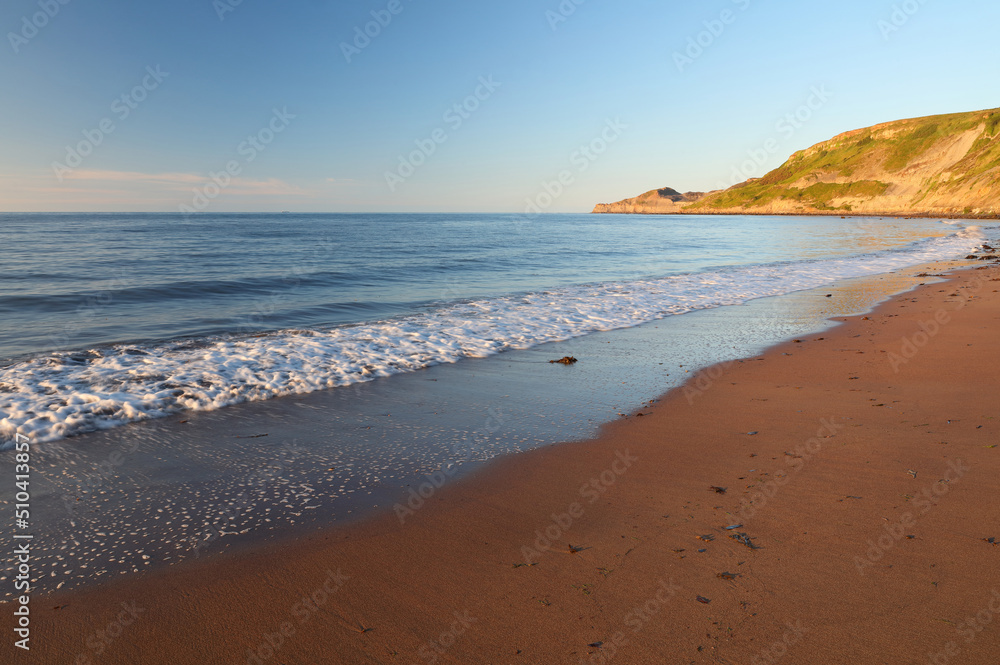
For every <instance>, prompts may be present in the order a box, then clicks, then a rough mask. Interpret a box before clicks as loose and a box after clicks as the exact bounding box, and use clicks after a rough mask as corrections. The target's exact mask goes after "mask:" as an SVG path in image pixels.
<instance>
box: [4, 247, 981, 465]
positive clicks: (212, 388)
mask: <svg viewBox="0 0 1000 665" xmlns="http://www.w3.org/2000/svg"><path fill="white" fill-rule="evenodd" d="M982 240H983V236H982V233H981V230H980V229H979V228H978V227H969V228H967V229H963V230H962V231H959V232H958V233H955V234H953V235H950V236H948V237H945V238H930V239H925V240H921V241H918V242H916V243H913V244H911V245H909V246H908V247H905V248H900V249H894V250H887V251H882V252H877V253H872V254H864V255H857V256H853V257H848V258H840V259H825V260H807V261H799V262H784V263H776V264H767V265H756V266H744V267H734V268H723V269H718V270H710V271H703V272H696V273H687V274H680V275H672V276H668V277H661V278H655V279H641V280H634V281H627V282H608V283H600V284H585V285H579V286H571V287H564V288H557V289H552V290H547V291H538V292H532V293H521V294H514V295H506V296H501V297H494V298H482V299H473V300H464V301H457V302H447V303H440V304H438V305H436V306H434V307H432V308H430V309H428V310H427V311H423V312H420V313H417V314H410V315H406V316H400V317H396V318H391V319H386V320H381V321H371V322H365V323H360V324H351V325H344V326H338V327H335V328H331V329H323V330H284V331H278V332H274V333H268V334H264V335H255V336H250V337H242V338H240V337H221V338H213V339H200V340H179V341H174V342H170V343H165V344H155V345H152V344H151V345H142V344H119V345H113V346H108V347H99V348H93V349H88V350H84V351H80V352H72V353H70V352H65V353H53V354H48V355H44V356H39V357H35V358H32V359H30V360H27V361H23V362H19V363H16V364H13V365H11V366H8V367H5V368H2V369H0V412H2V415H3V418H2V419H0V443H2V444H3V445H0V448H4V447H10V445H11V444H12V441H13V439H14V438H15V434H21V435H24V436H28V437H31V438H32V439H33V440H35V441H39V442H41V441H51V440H55V439H59V438H63V437H67V436H72V435H75V434H80V433H84V432H88V431H94V430H98V429H107V428H110V427H114V426H117V425H121V424H123V423H126V422H131V421H136V420H142V419H147V418H156V417H162V416H166V415H169V414H172V413H176V412H179V411H182V410H185V409H193V410H210V409H217V408H220V407H223V406H227V405H231V404H236V403H239V402H246V401H255V400H264V399H269V398H272V397H277V396H280V395H291V394H302V393H309V392H313V391H317V390H323V389H327V388H334V387H338V386H345V385H349V384H352V383H357V382H361V381H370V380H372V379H374V378H376V377H382V376H389V375H392V374H397V373H400V372H409V371H414V370H418V369H421V368H425V367H429V366H431V365H436V364H442V363H453V362H457V361H459V360H461V359H462V358H468V357H484V356H488V355H492V354H496V353H500V352H503V351H507V350H513V349H526V348H529V347H532V346H536V345H538V344H543V343H546V342H555V341H562V340H567V339H571V338H574V337H579V336H582V335H586V334H589V333H593V332H598V331H606V330H613V329H618V328H627V327H632V326H636V325H639V324H642V323H646V322H648V321H653V320H656V319H661V318H664V317H667V316H670V315H673V314H683V313H685V312H690V311H693V310H698V309H708V308H714V307H721V306H725V305H736V304H740V303H744V302H746V301H748V300H752V299H755V298H763V297H768V296H776V295H782V294H786V293H790V292H793V291H800V290H804V289H810V288H816V287H819V286H822V285H824V284H829V283H831V282H834V281H837V280H840V279H846V278H853V277H862V276H865V275H873V274H880V273H885V272H889V271H891V270H894V269H898V268H903V267H906V266H911V265H916V264H920V263H926V262H930V261H935V260H941V259H951V258H955V257H959V256H962V255H964V254H967V253H969V252H970V251H972V250H974V249H975V248H976V247H977V246H978V245H979V244H980V243H981V242H982Z"/></svg>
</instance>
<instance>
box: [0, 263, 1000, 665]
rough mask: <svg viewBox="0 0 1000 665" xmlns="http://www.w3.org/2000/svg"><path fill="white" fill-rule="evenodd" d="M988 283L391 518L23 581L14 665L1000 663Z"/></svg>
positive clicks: (999, 451)
mask: <svg viewBox="0 0 1000 665" xmlns="http://www.w3.org/2000/svg"><path fill="white" fill-rule="evenodd" d="M998 289H1000V268H998V267H990V268H987V269H981V270H969V271H964V272H961V273H959V274H958V275H957V276H956V277H954V278H953V279H952V280H951V281H950V282H948V283H941V284H929V285H927V286H923V287H921V288H919V289H918V290H916V291H914V292H911V293H908V294H905V295H903V296H899V297H897V298H895V299H893V300H892V301H891V302H888V303H886V304H884V305H883V306H881V307H880V308H879V309H878V310H876V311H875V312H873V313H872V314H870V315H868V316H865V317H854V318H852V319H849V320H847V319H845V320H846V321H847V324H846V325H843V326H840V327H838V328H836V329H835V330H833V331H828V332H826V333H822V334H819V335H814V336H811V337H808V338H803V339H802V340H801V341H797V342H789V343H787V344H784V345H782V346H780V347H777V348H774V349H772V350H771V351H769V352H768V353H767V354H766V355H764V356H762V357H759V358H753V359H747V360H744V361H740V362H735V363H732V364H729V365H723V366H720V367H716V368H713V369H712V370H710V371H707V372H704V373H702V374H701V375H699V376H697V377H695V379H694V380H693V382H692V383H689V385H688V386H687V387H685V388H682V389H680V390H676V391H674V392H672V393H670V394H668V395H667V396H666V397H665V398H664V399H662V400H661V401H660V402H659V403H658V404H656V405H655V406H652V407H651V408H649V409H646V410H644V411H643V412H642V414H643V415H642V417H639V416H638V415H637V414H634V415H633V416H631V417H629V418H628V419H623V420H621V421H619V422H616V423H612V424H611V425H609V426H607V427H605V428H604V430H603V433H602V436H601V437H600V438H599V439H597V440H593V441H585V442H577V443H567V444H562V445H559V446H552V447H548V448H544V449H539V450H536V451H533V452H528V453H525V454H521V455H517V456H514V457H510V458H507V459H504V460H501V461H498V462H497V463H495V464H492V465H490V466H488V467H487V468H486V469H485V470H483V471H481V472H479V473H477V474H476V475H474V476H472V477H470V478H467V479H464V480H461V481H458V482H455V483H452V484H449V485H447V486H446V487H444V488H443V489H441V490H438V491H436V492H435V493H434V494H433V496H432V497H431V498H430V499H429V500H427V501H426V505H424V506H422V507H420V508H419V509H418V510H416V511H415V512H414V513H413V514H412V515H410V516H408V518H407V519H406V521H405V524H402V525H401V524H400V520H399V519H397V517H396V516H395V515H393V514H389V515H386V516H384V517H383V518H380V519H376V520H372V521H369V522H367V523H364V524H361V525H355V526H351V527H347V528H342V529H334V530H330V531H328V532H325V533H324V534H322V535H318V536H315V537H312V538H309V539H306V540H303V541H300V542H299V543H297V544H294V545H292V546H288V545H286V546H284V547H282V548H280V549H279V548H274V547H271V548H263V549H261V550H257V551H252V552H249V553H244V554H241V555H219V556H216V557H214V558H211V559H208V560H205V561H202V562H196V563H195V564H192V565H186V566H178V567H176V568H173V569H170V570H166V571H162V572H158V573H153V574H149V575H146V576H143V577H136V578H133V579H131V580H128V581H125V582H122V583H117V584H112V585H108V586H103V587H95V588H92V589H89V590H86V591H83V592H74V593H67V594H58V595H56V596H52V597H35V598H34V599H33V601H32V608H33V609H32V616H33V624H32V625H33V633H32V639H31V646H32V649H31V651H30V652H22V651H21V650H16V649H14V648H13V647H12V642H13V639H12V637H11V632H10V631H9V630H8V631H5V632H6V633H7V637H6V638H5V639H4V644H3V646H2V647H0V661H2V662H4V663H7V662H14V663H46V664H48V663H102V664H105V663H106V664H112V663H128V664H145V663H173V664H178V663H246V662H251V663H269V664H270V663H285V664H293V663H404V664H407V665H410V664H413V663H417V664H420V663H433V662H436V663H526V664H537V663H581V662H583V663H606V662H614V663H748V664H749V663H771V662H781V663H784V664H787V665H795V664H799V663H802V664H806V663H808V664H812V663H823V664H825V663H845V664H846V663H893V664H895V663H914V664H916V663H939V664H943V663H954V664H958V663H966V664H977V663H983V664H986V663H989V664H991V665H992V664H995V663H997V662H1000V655H998V649H997V647H998V644H1000V565H998V564H1000V545H994V544H991V543H989V542H987V541H986V540H984V539H989V538H996V539H997V542H1000V520H998V519H997V508H998V501H997V496H998V489H1000V474H998V473H997V471H998V468H1000V448H996V447H994V446H996V445H997V444H998V443H1000V377H998V373H997V367H998V362H997V361H998V360H1000V350H998V346H997V330H998V327H1000V295H998V293H997V290H998ZM936 317H937V323H935V324H933V325H930V326H928V328H929V330H928V331H927V332H922V330H921V325H920V324H921V322H931V321H934V320H935V318H936ZM651 360H655V359H651ZM945 481H947V482H945ZM713 487H718V488H726V489H725V492H724V493H719V492H717V491H716V490H715V489H712V488H713ZM415 505H416V504H415ZM734 524H742V526H741V527H739V528H737V529H733V530H731V531H727V530H725V528H724V527H726V526H729V525H734ZM546 531H548V535H547V536H546ZM735 534H746V536H747V537H748V538H749V540H747V541H745V542H741V541H739V540H736V539H734V538H732V537H731V536H733V535H735ZM539 536H542V537H543V538H540V537H539ZM699 537H703V538H702V539H700V538H699ZM544 538H548V539H550V540H551V547H550V549H548V550H544V549H543V547H544V546H545V544H546V543H545V542H544ZM746 543H750V544H752V545H753V547H754V549H752V548H751V547H749V546H748V545H747V544H746ZM528 563H531V564H534V565H526V564H528ZM723 573H730V574H732V575H734V577H732V579H726V577H729V576H728V575H727V576H723V577H720V574H723ZM309 597H312V599H313V600H312V601H310V600H306V599H307V598H309ZM8 607H10V606H8ZM4 613H5V615H7V617H8V618H7V619H5V625H8V626H9V625H10V618H9V613H8V612H6V611H5V612H4ZM970 619H972V620H973V621H974V625H973V624H970V623H969V620H970ZM282 631H284V632H282ZM269 641H270V644H269ZM272 644H273V646H272ZM248 649H252V650H253V653H256V654H257V656H256V657H251V656H250V655H249V654H248ZM12 652H16V653H13V654H12ZM755 659H756V660H755Z"/></svg>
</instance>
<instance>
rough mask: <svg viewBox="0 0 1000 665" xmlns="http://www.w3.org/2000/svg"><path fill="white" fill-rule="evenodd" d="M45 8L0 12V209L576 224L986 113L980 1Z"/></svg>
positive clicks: (203, 1) (567, 0) (985, 43)
mask: <svg viewBox="0 0 1000 665" xmlns="http://www.w3.org/2000/svg"><path fill="white" fill-rule="evenodd" d="M65 1H67V4H62V3H61V2H60V0H6V1H5V2H4V3H3V5H2V7H0V30H2V34H3V36H4V39H3V42H2V43H0V91H2V92H0V210H3V211H36V210H37V211H45V210H53V211H102V210H108V211H176V210H179V209H181V206H187V207H188V208H189V209H196V210H207V211H211V212H222V211H280V210H291V211H317V212H326V211H330V212H353V211H385V212H403V211H442V212H444V211H465V212H475V211H487V212H491V211H509V212H521V211H523V210H525V208H526V207H527V205H528V201H534V202H535V204H536V205H538V206H539V209H542V210H545V211H550V212H581V211H589V210H590V209H591V208H592V207H593V205H594V204H595V203H598V202H608V201H615V200H619V199H621V198H625V197H628V196H634V195H637V194H639V193H641V192H643V191H646V190H649V189H652V188H656V187H662V186H671V187H674V188H676V189H679V190H682V191H687V190H706V189H715V188H717V187H718V186H720V185H722V184H726V185H728V184H731V182H732V180H733V178H734V175H733V170H734V167H735V168H737V169H738V168H739V167H740V165H742V164H744V163H745V162H746V160H747V159H749V155H750V154H752V153H754V152H756V153H757V155H758V156H760V155H761V153H760V150H761V148H762V147H763V146H764V145H765V143H766V142H767V141H768V139H774V140H775V141H776V142H777V146H778V148H777V151H776V152H775V153H774V154H769V155H766V157H767V159H766V160H764V163H763V164H760V165H755V164H752V163H751V164H750V165H749V166H752V167H753V169H749V168H747V169H744V171H743V174H744V175H757V176H759V175H762V174H763V173H764V172H766V171H767V170H770V169H772V168H775V167H777V166H779V165H780V164H781V163H782V162H783V161H784V160H785V159H786V158H787V157H788V155H790V154H791V153H792V152H794V151H795V150H798V149H801V148H805V147H808V146H809V145H812V144H814V143H817V142H819V141H822V140H825V139H827V138H830V137H832V136H833V135H835V134H837V133H840V132H842V131H846V130H849V129H855V128H858V127H863V126H867V125H871V124H875V123H878V122H884V121H888V120H895V119H900V118H906V117H914V116H923V115H931V114H936V113H949V112H957V111H972V110H978V109H986V108H994V107H998V106H1000V91H998V88H997V83H996V81H995V80H994V79H995V77H993V76H991V75H989V71H990V68H991V67H992V65H993V64H994V63H995V62H997V55H998V47H997V46H996V37H995V35H996V28H995V26H996V25H997V24H998V23H1000V7H998V6H997V4H996V3H993V2H986V1H974V0H952V1H951V2H948V3H945V2H943V1H942V0H924V1H923V2H920V1H919V0H908V1H907V2H883V1H872V0H865V1H861V0H843V1H841V2H836V3H831V2H823V3H802V2H790V1H787V2H786V1H778V0H772V1H771V2H763V1H762V0H716V1H714V2H701V3H696V4H695V3H681V2H653V1H651V0H616V1H615V2H611V0H582V1H581V0H576V1H574V0H563V1H562V2H560V0H549V1H546V0H537V1H529V0H507V1H505V2H502V3H470V2H459V1H457V0H363V1H361V0H359V1H354V2H326V1H322V0H300V1H297V2H284V3H276V2H264V1H263V0H242V1H241V2H239V3H238V4H233V3H236V2H238V0H214V1H213V0H171V2H166V1H163V2H157V3H147V2H135V1H134V0H129V1H126V0H100V2H97V1H95V0H65ZM577 2H579V4H577ZM46 10H47V12H48V13H47V14H46V13H45V12H46ZM372 12H375V14H374V15H373V14H372ZM394 12H395V13H394ZM378 19H381V21H382V24H380V23H378V22H377V20H378ZM706 22H707V23H706ZM366 24H367V25H366ZM366 27H367V29H368V32H369V33H370V34H373V35H375V36H374V37H365V38H360V39H358V40H357V42H355V39H356V38H357V35H358V31H360V32H362V33H363V31H364V30H365V29H366ZM366 40H367V41H366ZM689 40H693V41H694V43H697V41H699V40H700V41H701V45H700V46H697V47H695V46H691V44H692V41H689ZM344 44H348V45H351V48H349V49H347V54H346V55H345V47H344ZM699 49H700V51H699ZM678 53H679V54H681V55H682V56H683V58H687V60H684V59H681V60H678V58H677V57H676V55H675V54H678ZM348 59H350V62H348ZM144 84H145V86H144ZM815 91H820V94H819V95H817V94H816V92H815ZM123 95H124V99H123ZM807 102H811V103H812V107H813V108H808V107H807V110H806V109H803V108H802V107H803V105H804V104H807ZM456 104H459V109H458V110H456V109H455V108H454V107H455V105H456ZM463 104H464V106H462V105H463ZM796 112H798V113H799V119H798V120H796V121H795V122H794V123H790V122H788V121H787V120H786V121H785V123H784V124H780V125H779V123H782V120H783V119H784V118H785V117H786V115H787V114H789V113H792V114H794V113H796ZM793 117H794V116H793ZM435 138H436V139H437V140H435ZM418 142H419V144H418ZM772 145H773V144H772ZM420 146H423V149H422V150H421V147H420ZM587 146H590V148H589V149H588V150H587V151H584V150H581V148H585V147H587ZM415 151H416V152H415ZM748 151H749V152H748ZM84 153H86V154H84ZM401 158H402V165H401ZM227 169H228V172H227ZM387 173H389V174H394V175H390V176H388V177H387ZM213 178H214V181H213ZM560 179H562V182H559V181H560Z"/></svg>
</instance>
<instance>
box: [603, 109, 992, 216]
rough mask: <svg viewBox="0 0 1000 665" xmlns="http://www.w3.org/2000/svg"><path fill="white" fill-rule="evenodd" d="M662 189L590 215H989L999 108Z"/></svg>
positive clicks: (848, 139)
mask: <svg viewBox="0 0 1000 665" xmlns="http://www.w3.org/2000/svg"><path fill="white" fill-rule="evenodd" d="M664 191H670V192H673V190H654V191H652V192H647V193H645V194H643V195H642V196H639V197H636V198H634V199H626V200H625V201H620V202H618V203H612V204H600V205H598V206H597V207H596V208H594V212H629V213H649V214H658V213H659V214H670V213H684V214H739V215H746V214H806V215H815V214H828V215H843V214H866V215H912V216H917V215H931V216H977V217H997V216H1000V109H995V110H992V111H977V112H974V113H959V114H953V115H943V116H932V117H928V118H915V119H911V120H900V121H898V122H890V123H885V124H882V125H876V126H874V127H868V128H866V129H858V130H854V131H851V132H847V133H844V134H841V135H840V136H837V137H835V138H833V139H831V140H829V141H825V142H823V143H819V144H817V145H814V146H813V147H811V148H808V149H806V150H802V151H800V152H797V153H795V154H793V155H792V156H791V157H790V158H789V159H788V161H787V162H785V163H784V164H783V165H782V166H780V167H779V168H777V169H775V170H774V171H771V172H770V173H768V174H767V175H765V176H764V177H763V178H759V179H753V180H748V181H747V182H745V183H741V184H739V185H736V186H734V187H730V188H729V189H726V190H720V191H716V192H710V193H708V194H705V195H692V196H689V195H678V196H679V197H680V198H679V199H677V198H676V197H674V196H671V195H668V196H662V195H660V194H659V192H664ZM674 194H677V193H676V192H674Z"/></svg>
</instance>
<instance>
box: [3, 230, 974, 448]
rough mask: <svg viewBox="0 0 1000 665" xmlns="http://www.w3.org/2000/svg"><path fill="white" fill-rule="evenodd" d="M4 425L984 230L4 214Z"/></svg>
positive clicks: (838, 266) (81, 413) (776, 283)
mask: <svg viewBox="0 0 1000 665" xmlns="http://www.w3.org/2000/svg"><path fill="white" fill-rule="evenodd" d="M0 225H2V226H0V228H2V229H3V230H2V235H0V242H2V243H3V248H4V250H5V251H4V252H3V257H4V258H3V263H2V269H0V316H2V317H3V321H4V326H3V328H2V329H0V363H3V365H4V366H2V367H0V446H4V445H6V446H7V447H10V445H11V442H12V441H13V439H14V437H15V435H16V434H21V435H24V436H28V437H31V438H32V439H33V440H35V441H50V440H56V439H59V438H63V437H66V436H71V435H75V434H80V433H83V432H88V431H93V430H98V429H106V428H109V427H114V426H118V425H121V424H123V423H126V422H131V421H136V420H143V419H148V418H156V417H163V416H166V415H169V414H174V413H178V412H180V411H183V410H212V409H217V408H220V407H224V406H229V405H232V404H237V403H240V402H246V401H257V400H266V399H270V398H273V397H277V396H281V395H293V394H307V393H310V392H314V391H318V390H323V389H328V388H334V387H341V386H348V385H352V384H356V383H359V382H366V381H370V380H372V379H374V378H377V377H385V376H389V375H397V374H402V373H407V372H412V371H416V370H419V369H423V368H426V367H430V366H433V365H438V364H443V363H452V362H457V361H460V360H462V359H468V358H482V357H486V356H489V355H492V354H496V353H500V352H504V351H509V350H515V349H527V348H531V347H534V346H537V345H539V344H545V343H549V342H553V341H561V340H567V339H572V338H575V337H580V336H583V335H589V334H593V333H596V332H600V331H608V330H614V329H620V328H627V327H632V326H636V325H640V324H642V323H646V322H649V321H654V320H660V319H664V318H665V317H671V316H673V315H678V314H684V313H686V312H691V311H696V310H702V309H710V308H715V307H721V306H727V305H735V304H740V303H744V302H748V301H751V300H753V299H756V298H762V297H768V296H774V295H781V294H785V293H791V292H794V291H799V290H803V289H808V288H814V287H817V286H820V285H822V284H826V283H829V282H831V281H833V280H836V279H848V278H852V277H858V276H863V275H871V274H879V273H885V272H887V271H890V270H893V269H896V268H900V267H904V266H907V265H914V264H917V263H922V262H927V261H932V260H939V259H950V258H956V257H959V256H962V255H964V254H967V253H968V252H969V251H971V250H972V249H973V248H974V247H975V246H976V245H978V244H979V243H980V242H982V240H983V237H984V236H983V232H982V231H980V230H976V228H975V227H972V228H964V225H963V224H958V225H955V224H953V223H950V222H949V223H942V221H941V220H899V219H888V220H878V219H864V218H859V219H838V218H832V217H831V218H809V217H802V218H796V217H726V216H720V217H688V216H676V217H649V216H628V215H610V216H603V215H542V216H538V217H536V218H533V219H524V218H521V217H517V216H511V215H506V216H505V215H304V216H301V215H278V216H273V215H271V216H269V215H220V216H195V217H191V218H189V219H185V218H184V217H182V216H176V215H175V216H171V215H0Z"/></svg>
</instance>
